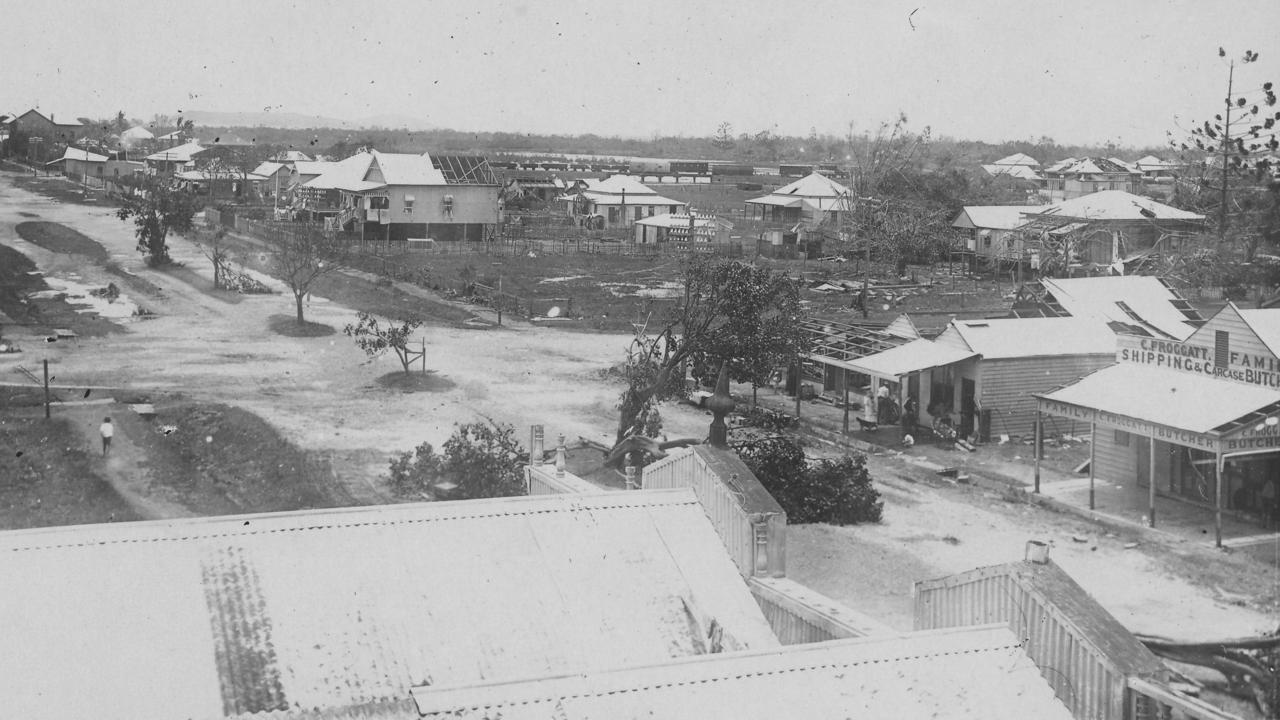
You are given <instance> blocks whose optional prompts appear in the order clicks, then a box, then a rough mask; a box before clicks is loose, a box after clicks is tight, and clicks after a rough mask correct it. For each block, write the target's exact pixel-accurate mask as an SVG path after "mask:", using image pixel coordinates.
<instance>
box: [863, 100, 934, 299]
mask: <svg viewBox="0 0 1280 720" xmlns="http://www.w3.org/2000/svg"><path fill="white" fill-rule="evenodd" d="M930 139H931V131H930V129H929V128H928V127H926V128H925V129H924V130H923V131H921V132H919V133H916V132H912V131H910V130H909V129H908V128H907V116H906V114H904V113H899V114H898V118H897V119H896V120H895V121H893V122H892V123H888V122H885V123H881V124H880V127H879V128H877V129H876V132H875V134H874V135H864V136H861V137H858V136H855V135H854V134H853V126H852V124H850V126H849V133H848V137H847V142H848V145H849V153H848V158H849V192H848V195H847V197H845V198H844V199H843V203H842V208H841V210H842V212H841V235H842V237H843V238H844V239H845V240H847V241H849V242H852V243H853V244H854V247H855V248H859V249H861V250H862V256H863V257H862V263H863V276H862V290H861V293H860V301H861V304H862V316H863V317H864V318H865V317H867V315H868V313H869V308H868V306H867V289H868V285H870V283H871V256H872V251H873V250H875V251H876V253H877V254H878V255H880V256H881V257H882V258H884V259H888V260H890V261H892V262H894V264H895V265H897V264H898V263H899V262H900V258H901V257H903V254H904V249H905V248H904V243H908V244H909V243H914V242H916V241H917V235H919V233H920V231H921V229H922V228H923V227H924V225H923V224H922V222H921V221H922V218H920V217H919V216H918V214H917V213H914V212H913V210H912V208H910V207H907V206H906V205H905V204H904V203H902V202H901V201H898V200H896V199H894V198H892V197H890V196H889V195H888V193H887V192H886V191H887V190H888V187H887V186H888V184H889V182H890V180H892V179H894V178H896V177H899V176H902V175H903V174H904V172H905V171H906V170H907V169H908V168H909V167H911V166H912V165H913V164H914V163H915V162H916V161H917V159H918V158H919V156H920V154H921V153H922V152H923V150H924V149H925V148H926V147H928V145H929V141H930Z"/></svg>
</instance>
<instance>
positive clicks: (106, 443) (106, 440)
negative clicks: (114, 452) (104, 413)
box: [98, 417, 116, 457]
mask: <svg viewBox="0 0 1280 720" xmlns="http://www.w3.org/2000/svg"><path fill="white" fill-rule="evenodd" d="M98 434H99V435H101V436H102V456H103V457H106V456H107V453H109V452H111V437H112V436H113V435H115V434H116V428H115V426H114V425H112V424H111V418H109V417H105V418H102V424H101V425H99V426H98Z"/></svg>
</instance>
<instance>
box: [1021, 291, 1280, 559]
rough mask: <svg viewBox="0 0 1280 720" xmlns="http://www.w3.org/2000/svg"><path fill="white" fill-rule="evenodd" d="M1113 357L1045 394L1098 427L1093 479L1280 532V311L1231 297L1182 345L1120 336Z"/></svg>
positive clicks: (1049, 403) (1060, 409)
mask: <svg viewBox="0 0 1280 720" xmlns="http://www.w3.org/2000/svg"><path fill="white" fill-rule="evenodd" d="M1117 341H1118V345H1117V349H1116V361H1117V362H1116V364H1115V365H1111V366H1109V367H1106V368H1103V369H1101V370H1098V371H1096V372H1094V373H1092V374H1090V375H1087V376H1085V377H1083V378H1081V379H1080V380H1078V381H1076V382H1074V383H1071V384H1069V385H1066V386H1064V387H1062V388H1059V389H1057V390H1054V391H1052V392H1048V393H1044V394H1042V395H1038V396H1037V397H1038V408H1039V412H1040V413H1042V414H1044V415H1048V416H1054V417H1058V418H1066V419H1069V420H1072V421H1075V422H1076V423H1079V422H1084V423H1087V424H1088V425H1089V426H1090V427H1091V430H1092V436H1093V443H1092V452H1093V461H1092V463H1091V464H1090V477H1091V478H1095V479H1096V480H1097V481H1098V482H1106V483H1113V484H1117V485H1128V486H1130V487H1133V486H1135V485H1136V486H1137V487H1140V488H1144V489H1146V491H1147V494H1148V496H1149V505H1150V512H1149V515H1148V522H1149V524H1151V525H1152V526H1154V525H1155V522H1156V518H1155V506H1156V503H1155V500H1156V496H1157V495H1159V496H1162V497H1169V498H1174V499H1178V500H1184V501H1187V502H1190V503H1194V504H1199V505H1202V506H1205V507H1208V508H1212V509H1213V511H1214V515H1215V526H1216V529H1217V533H1216V535H1217V538H1216V541H1217V544H1219V545H1221V543H1222V517H1223V514H1224V513H1225V514H1229V515H1231V516H1234V517H1235V518H1236V519H1238V520H1244V521H1247V522H1253V523H1256V524H1258V525H1260V526H1262V527H1265V528H1274V527H1275V526H1276V523H1277V521H1278V520H1280V309H1266V310H1261V309H1260V310H1246V309H1240V308H1238V307H1237V306H1236V305H1235V304H1232V303H1229V304H1228V305H1227V306H1226V307H1224V308H1223V309H1222V310H1221V311H1219V312H1218V313H1217V314H1216V315H1214V316H1213V317H1212V318H1210V319H1209V320H1208V321H1207V322H1206V323H1205V324H1204V325H1203V326H1201V327H1200V328H1198V329H1197V330H1196V331H1195V332H1193V333H1192V334H1191V335H1190V336H1188V337H1187V338H1185V339H1183V340H1168V339H1158V338H1153V337H1139V336H1129V335H1120V336H1118V337H1117Z"/></svg>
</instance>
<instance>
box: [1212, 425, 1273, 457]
mask: <svg viewBox="0 0 1280 720" xmlns="http://www.w3.org/2000/svg"><path fill="white" fill-rule="evenodd" d="M1222 449H1223V451H1224V452H1226V453H1228V454H1230V453H1233V452H1243V451H1259V450H1268V449H1280V424H1276V425H1268V424H1267V423H1265V422H1261V423H1258V424H1257V425H1246V426H1245V427H1242V428H1240V429H1239V430H1236V431H1235V432H1233V433H1231V434H1230V435H1227V436H1226V437H1224V438H1223V439H1222Z"/></svg>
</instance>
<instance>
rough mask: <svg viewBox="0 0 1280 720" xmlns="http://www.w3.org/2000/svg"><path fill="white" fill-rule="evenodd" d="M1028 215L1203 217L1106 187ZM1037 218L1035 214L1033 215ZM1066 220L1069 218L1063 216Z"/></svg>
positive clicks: (1105, 218) (1110, 218)
mask: <svg viewBox="0 0 1280 720" xmlns="http://www.w3.org/2000/svg"><path fill="white" fill-rule="evenodd" d="M1028 214H1029V215H1033V216H1034V215H1052V216H1054V217H1055V218H1064V219H1065V218H1070V219H1073V220H1092V221H1114V220H1187V221H1203V220H1204V216H1203V215H1200V214H1198V213H1193V212H1188V211H1186V210H1179V209H1178V208H1175V207H1171V206H1169V205H1165V204H1164V203H1161V202H1156V201H1155V200H1152V199H1151V198H1148V197H1142V196H1141V195H1134V194H1133V193H1128V192H1125V191H1123V190H1103V191H1101V192H1096V193H1091V194H1089V195H1082V196H1080V197H1078V198H1072V199H1070V200H1063V201H1062V202H1058V203H1054V204H1052V205H1046V206H1045V207H1043V208H1041V209H1040V210H1039V211H1038V212H1035V213H1028ZM1033 219H1034V218H1033ZM1064 222H1066V220H1064Z"/></svg>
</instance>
